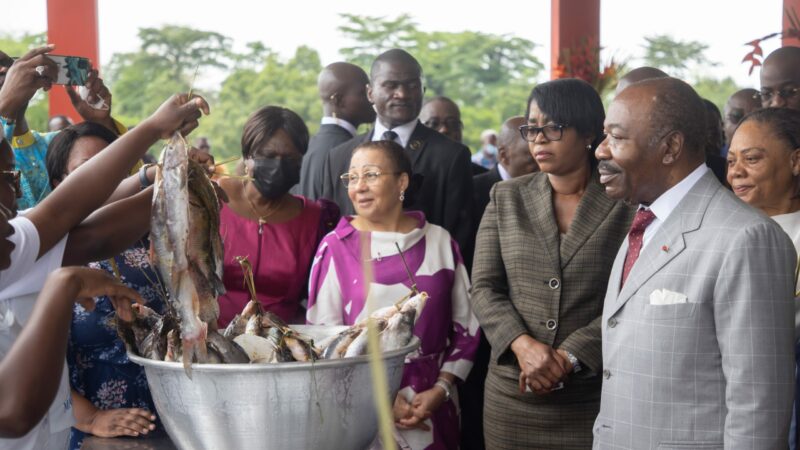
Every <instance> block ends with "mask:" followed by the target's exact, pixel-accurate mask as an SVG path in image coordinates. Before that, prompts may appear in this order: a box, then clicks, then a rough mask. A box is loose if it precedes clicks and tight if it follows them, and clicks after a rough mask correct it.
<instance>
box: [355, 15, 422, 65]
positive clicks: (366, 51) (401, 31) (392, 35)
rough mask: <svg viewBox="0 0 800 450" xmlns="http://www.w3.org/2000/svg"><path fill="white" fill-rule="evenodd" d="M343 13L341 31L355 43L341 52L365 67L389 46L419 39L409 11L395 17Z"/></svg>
mask: <svg viewBox="0 0 800 450" xmlns="http://www.w3.org/2000/svg"><path fill="white" fill-rule="evenodd" d="M340 17H341V18H342V19H344V21H345V23H344V25H341V26H339V31H340V32H341V33H342V34H343V35H344V36H345V37H348V38H350V40H352V41H353V42H354V45H353V46H352V47H345V48H342V49H340V50H339V53H341V55H342V56H343V57H344V58H345V60H347V61H348V62H351V63H353V64H358V65H359V66H361V67H370V66H371V65H372V60H373V59H375V57H376V56H377V55H379V54H381V53H383V52H385V51H386V50H389V49H392V48H410V47H413V46H414V44H415V43H416V34H417V33H418V31H417V28H416V24H415V23H414V21H413V20H412V19H411V16H410V15H408V14H401V15H399V16H397V18H395V19H386V18H384V17H375V16H360V15H357V14H340ZM367 72H369V71H367Z"/></svg>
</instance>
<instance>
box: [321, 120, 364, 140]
mask: <svg viewBox="0 0 800 450" xmlns="http://www.w3.org/2000/svg"><path fill="white" fill-rule="evenodd" d="M322 124H323V125H339V126H340V127H342V128H344V129H345V130H347V132H348V133H350V136H355V135H356V126H355V125H353V124H352V123H350V122H348V121H346V120H344V119H340V118H338V117H330V116H325V117H323V118H322Z"/></svg>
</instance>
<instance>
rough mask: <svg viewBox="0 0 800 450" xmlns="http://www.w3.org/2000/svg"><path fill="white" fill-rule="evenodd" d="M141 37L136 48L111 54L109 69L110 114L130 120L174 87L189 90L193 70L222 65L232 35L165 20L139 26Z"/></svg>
mask: <svg viewBox="0 0 800 450" xmlns="http://www.w3.org/2000/svg"><path fill="white" fill-rule="evenodd" d="M139 39H140V40H141V47H140V49H139V50H138V51H136V52H133V53H117V54H115V55H114V56H113V57H112V59H111V63H110V64H109V65H108V70H107V82H108V83H109V85H110V87H111V90H112V93H113V95H114V115H115V117H117V118H118V119H119V120H121V121H122V122H123V123H126V124H128V125H132V124H135V123H138V122H139V121H140V120H142V119H144V118H145V117H147V116H148V115H149V114H150V113H152V112H153V111H155V109H156V108H157V107H158V106H159V105H160V104H161V103H162V102H163V101H164V99H166V98H167V97H169V96H170V95H172V94H174V93H175V92H185V91H187V90H188V89H189V86H190V84H191V83H192V81H193V78H192V77H193V75H194V73H195V70H203V69H209V68H218V69H221V68H226V67H228V60H229V59H230V56H231V55H230V45H231V42H230V39H229V38H227V37H225V36H223V35H221V34H219V33H215V32H211V31H201V30H195V29H192V28H187V27H180V26H174V25H166V26H164V27H162V28H159V29H156V28H142V29H141V30H140V31H139ZM206 94H211V97H213V93H206Z"/></svg>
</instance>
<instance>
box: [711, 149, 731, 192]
mask: <svg viewBox="0 0 800 450" xmlns="http://www.w3.org/2000/svg"><path fill="white" fill-rule="evenodd" d="M706 165H707V166H708V167H709V168H710V169H711V171H712V172H714V176H715V177H717V180H718V181H719V182H720V184H722V185H723V186H727V185H728V179H727V172H728V160H727V159H726V158H723V157H722V156H719V155H706Z"/></svg>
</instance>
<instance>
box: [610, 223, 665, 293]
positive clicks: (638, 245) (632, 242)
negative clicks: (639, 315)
mask: <svg viewBox="0 0 800 450" xmlns="http://www.w3.org/2000/svg"><path fill="white" fill-rule="evenodd" d="M654 220H656V215H655V214H653V211H650V210H649V209H640V210H638V211H636V216H635V217H634V218H633V224H632V225H631V231H630V232H628V254H627V255H625V265H624V266H622V284H620V286H619V287H620V289H622V286H624V285H625V280H626V279H628V274H630V273H631V269H633V265H634V264H635V263H636V260H637V259H639V252H641V251H642V242H643V240H644V230H646V229H647V227H648V226H649V225H650V224H651V223H653V221H654Z"/></svg>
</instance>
